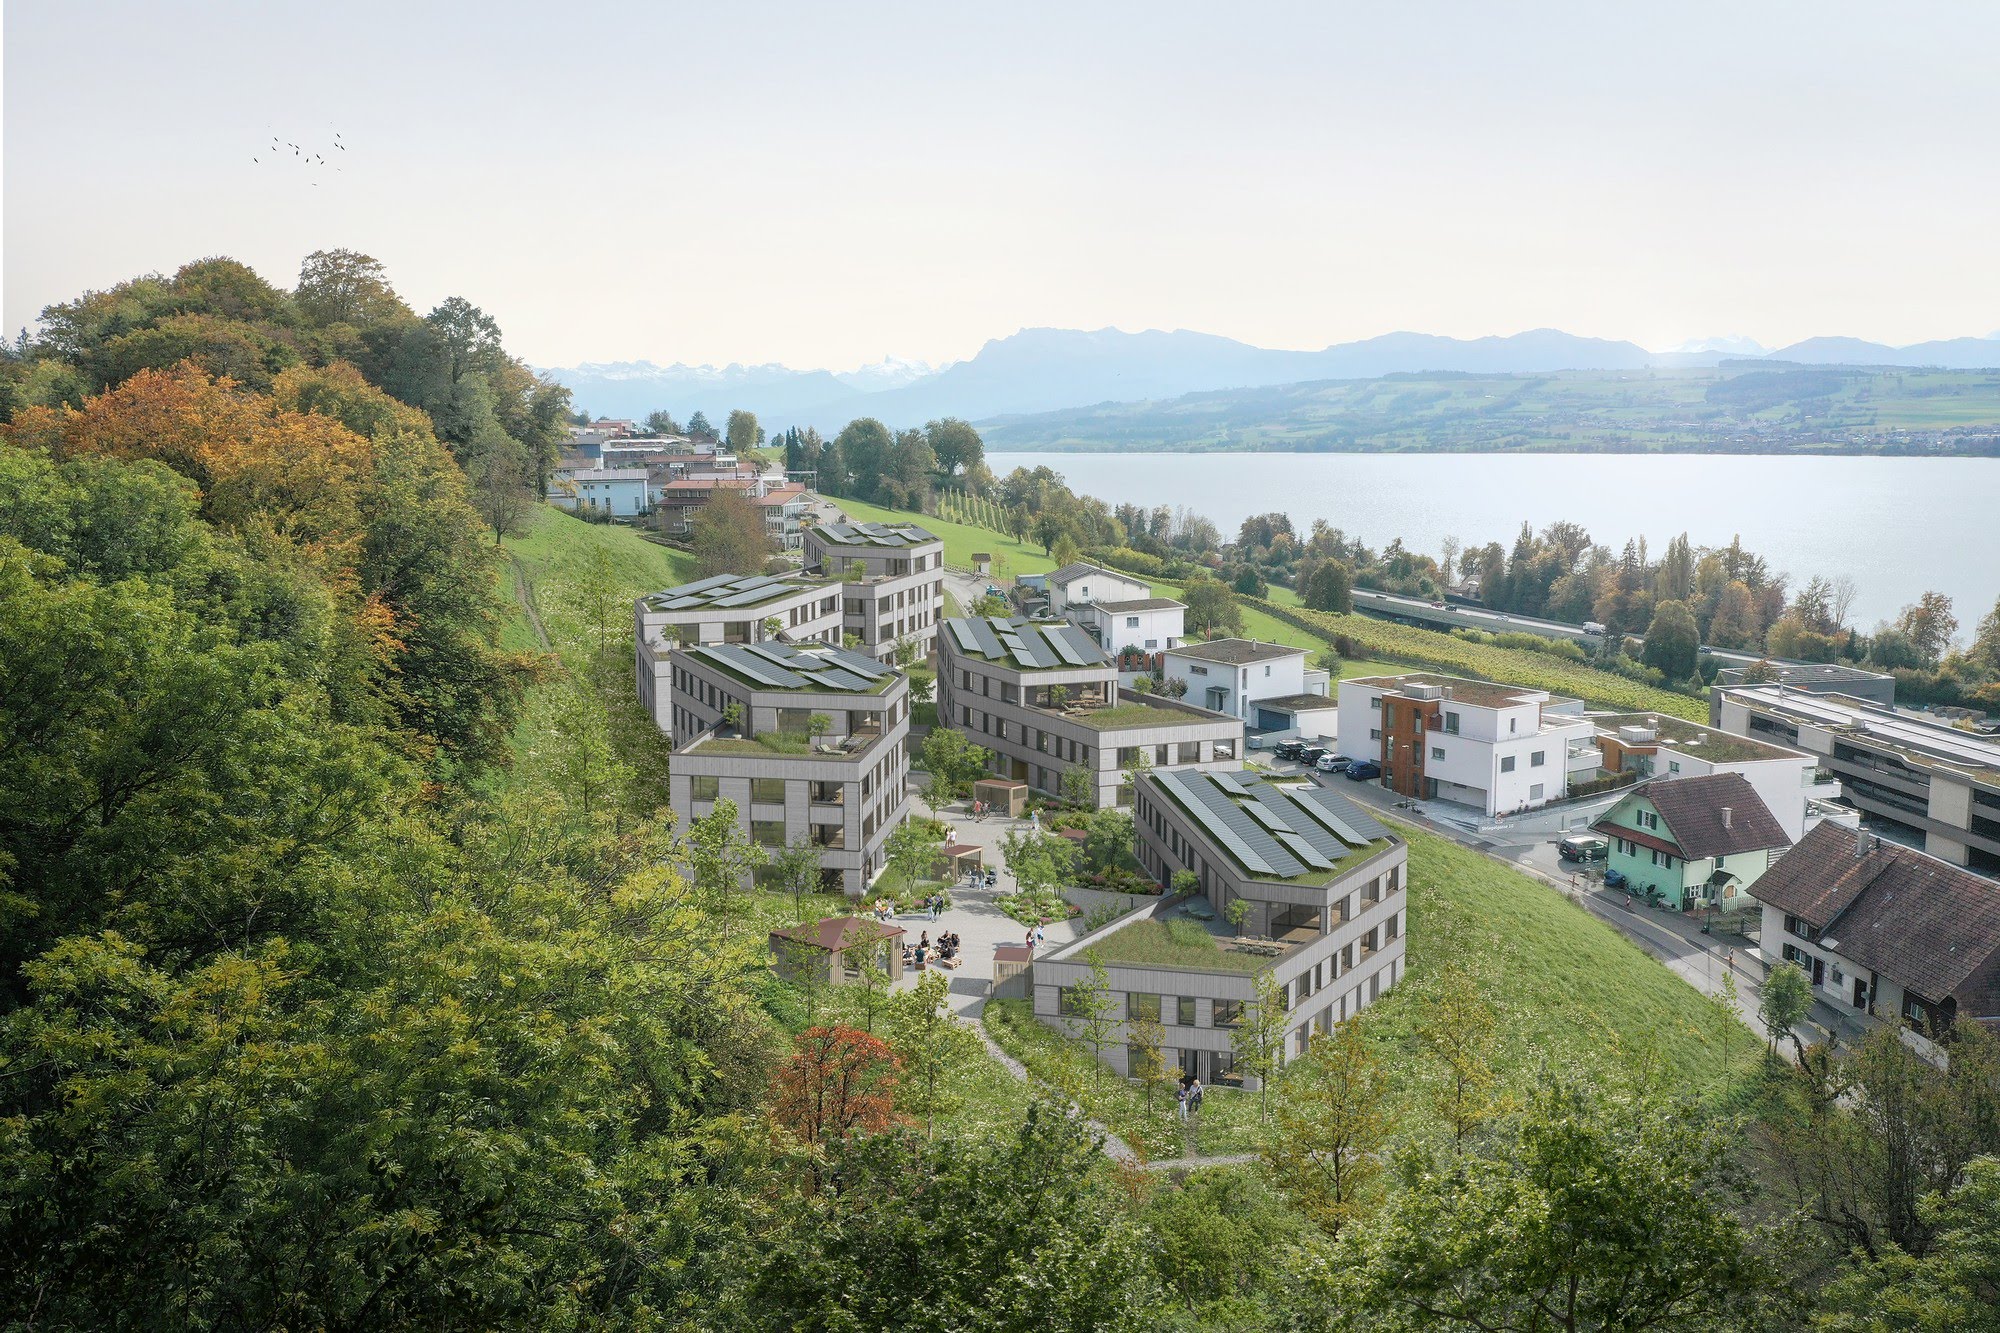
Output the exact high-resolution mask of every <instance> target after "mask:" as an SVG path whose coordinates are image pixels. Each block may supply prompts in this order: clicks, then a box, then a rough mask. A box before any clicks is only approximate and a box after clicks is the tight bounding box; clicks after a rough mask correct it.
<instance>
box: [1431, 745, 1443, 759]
mask: <svg viewBox="0 0 2000 1333" xmlns="http://www.w3.org/2000/svg"><path fill="white" fill-rule="evenodd" d="M1431 758H1433V759H1442V758H1444V747H1443V746H1442V745H1433V746H1432V747H1431Z"/></svg>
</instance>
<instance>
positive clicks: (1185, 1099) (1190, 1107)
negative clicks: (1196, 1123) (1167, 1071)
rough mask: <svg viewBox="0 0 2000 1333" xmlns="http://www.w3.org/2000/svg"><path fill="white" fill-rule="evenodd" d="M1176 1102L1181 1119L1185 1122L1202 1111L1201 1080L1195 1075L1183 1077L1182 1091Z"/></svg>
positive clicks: (1183, 1075)
mask: <svg viewBox="0 0 2000 1333" xmlns="http://www.w3.org/2000/svg"><path fill="white" fill-rule="evenodd" d="M1174 1100H1175V1101H1176V1102H1177V1103H1178V1106H1177V1107H1176V1109H1177V1110H1178V1111H1179V1112H1180V1117H1181V1119H1183V1120H1185V1119H1187V1118H1188V1117H1189V1116H1190V1115H1193V1114H1195V1113H1197V1112H1199V1111H1200V1110H1201V1080H1200V1079H1198V1078H1196V1077H1195V1076H1194V1075H1193V1074H1182V1075H1181V1090H1180V1092H1179V1093H1178V1094H1177V1095H1176V1096H1175V1098H1174Z"/></svg>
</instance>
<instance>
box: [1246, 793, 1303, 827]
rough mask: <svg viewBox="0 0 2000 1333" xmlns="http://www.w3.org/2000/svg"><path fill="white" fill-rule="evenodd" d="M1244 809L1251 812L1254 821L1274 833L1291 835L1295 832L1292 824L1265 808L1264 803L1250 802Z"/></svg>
mask: <svg viewBox="0 0 2000 1333" xmlns="http://www.w3.org/2000/svg"><path fill="white" fill-rule="evenodd" d="M1243 808H1244V809H1245V810H1248V811H1249V812H1250V817H1251V818H1252V819H1254V820H1256V821H1257V822H1258V823H1259V824H1262V825H1263V826H1264V827H1265V828H1267V829H1269V830H1271V832H1273V833H1291V832H1292V831H1293V830H1292V826H1291V825H1290V824H1287V823H1286V822H1285V821H1284V820H1282V819H1280V818H1278V816H1277V813H1276V812H1275V811H1273V810H1271V809H1269V808H1268V807H1267V806H1265V804H1264V803H1263V802H1262V801H1254V800H1253V801H1250V802H1249V803H1247V804H1246V805H1245V806H1244V807H1243Z"/></svg>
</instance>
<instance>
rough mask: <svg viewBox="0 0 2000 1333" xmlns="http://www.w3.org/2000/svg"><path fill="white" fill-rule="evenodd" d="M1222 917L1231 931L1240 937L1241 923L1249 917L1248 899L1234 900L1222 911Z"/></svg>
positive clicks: (1241, 931)
mask: <svg viewBox="0 0 2000 1333" xmlns="http://www.w3.org/2000/svg"><path fill="white" fill-rule="evenodd" d="M1222 917H1223V919H1224V920H1225V921H1227V922H1228V923H1229V927H1230V929H1231V930H1234V931H1235V932H1236V933H1237V934H1238V935H1241V934H1242V933H1243V923H1244V922H1245V921H1247V920H1248V919H1249V917H1250V900H1249V899H1248V898H1238V899H1236V900H1234V901H1233V902H1231V903H1230V904H1229V906H1227V907H1225V908H1223V909H1222Z"/></svg>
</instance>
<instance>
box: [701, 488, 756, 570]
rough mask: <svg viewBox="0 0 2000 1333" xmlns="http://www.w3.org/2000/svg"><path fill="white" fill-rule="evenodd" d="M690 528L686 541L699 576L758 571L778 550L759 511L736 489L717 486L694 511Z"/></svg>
mask: <svg viewBox="0 0 2000 1333" xmlns="http://www.w3.org/2000/svg"><path fill="white" fill-rule="evenodd" d="M693 528H694V531H693V533H692V535H691V536H690V539H689V544H690V546H691V547H692V548H693V550H694V567H695V574H696V576H697V577H699V578H713V577H715V576H716V575H718V574H761V573H763V572H764V564H765V562H766V561H768V560H769V559H770V558H771V557H772V556H774V555H776V554H777V553H778V545H777V543H776V542H774V541H772V540H771V535H770V533H769V532H768V531H766V530H765V527H764V515H763V512H762V511H761V510H759V509H758V508H757V506H756V505H754V504H752V503H751V502H750V501H749V500H748V499H746V498H745V497H744V496H743V495H742V494H741V493H740V492H738V491H734V490H729V489H724V488H718V489H717V490H716V492H715V494H714V495H712V496H710V497H709V498H708V501H707V503H705V504H703V505H702V506H701V508H699V509H697V510H695V512H694V519H693Z"/></svg>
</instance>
